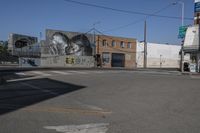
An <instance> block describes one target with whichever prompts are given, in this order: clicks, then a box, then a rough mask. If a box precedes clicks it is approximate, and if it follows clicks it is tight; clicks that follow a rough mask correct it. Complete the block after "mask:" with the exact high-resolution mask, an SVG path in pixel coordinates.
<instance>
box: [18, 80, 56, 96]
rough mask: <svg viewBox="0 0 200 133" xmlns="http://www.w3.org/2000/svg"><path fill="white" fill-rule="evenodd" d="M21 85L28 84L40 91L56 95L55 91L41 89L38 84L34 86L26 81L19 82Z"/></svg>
mask: <svg viewBox="0 0 200 133" xmlns="http://www.w3.org/2000/svg"><path fill="white" fill-rule="evenodd" d="M21 84H22V85H25V86H28V87H30V88H33V89H36V90H41V91H42V92H46V93H49V94H52V95H58V94H57V93H55V92H52V91H50V90H47V89H42V88H40V87H38V86H34V85H31V84H28V83H21Z"/></svg>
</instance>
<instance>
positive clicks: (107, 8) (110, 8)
mask: <svg viewBox="0 0 200 133" xmlns="http://www.w3.org/2000/svg"><path fill="white" fill-rule="evenodd" d="M64 1H65V2H70V3H74V4H79V5H84V6H90V7H95V8H101V9H106V10H112V11H117V12H122V13H128V14H137V15H143V16H153V17H161V18H169V19H181V18H180V17H176V16H164V15H156V14H149V13H143V12H136V11H130V10H122V9H117V8H112V7H106V6H101V5H96V4H90V3H85V2H79V1H75V0H64ZM184 19H185V20H193V18H188V17H185V18H184Z"/></svg>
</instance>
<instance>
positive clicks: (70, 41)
mask: <svg viewBox="0 0 200 133" xmlns="http://www.w3.org/2000/svg"><path fill="white" fill-rule="evenodd" d="M92 42H93V40H92V35H90V34H83V33H77V32H66V31H58V30H46V41H45V42H44V43H43V45H42V48H43V50H42V54H46V55H53V56H57V55H58V56H64V55H76V56H92V54H93V53H92V52H93V48H92Z"/></svg>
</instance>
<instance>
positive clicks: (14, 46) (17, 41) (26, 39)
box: [8, 34, 38, 55]
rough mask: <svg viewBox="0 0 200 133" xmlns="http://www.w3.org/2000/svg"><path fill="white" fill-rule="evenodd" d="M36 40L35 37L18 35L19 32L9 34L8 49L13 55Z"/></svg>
mask: <svg viewBox="0 0 200 133" xmlns="http://www.w3.org/2000/svg"><path fill="white" fill-rule="evenodd" d="M37 41H38V39H37V37H32V36H27V35H20V34H10V36H9V43H8V49H9V50H11V52H12V53H13V54H14V55H15V53H16V52H19V51H21V49H22V48H24V47H27V46H32V45H33V44H36V43H37Z"/></svg>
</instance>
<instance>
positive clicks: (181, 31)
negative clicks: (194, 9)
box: [178, 26, 188, 39]
mask: <svg viewBox="0 0 200 133" xmlns="http://www.w3.org/2000/svg"><path fill="white" fill-rule="evenodd" d="M187 28H188V26H181V27H179V34H178V38H181V39H183V38H185V34H186V31H187Z"/></svg>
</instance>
